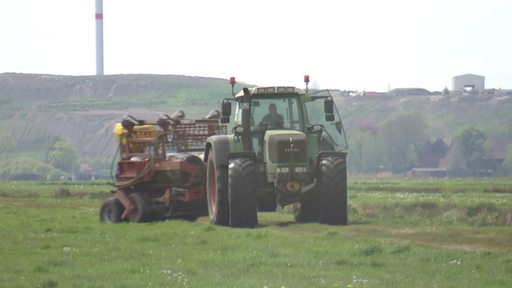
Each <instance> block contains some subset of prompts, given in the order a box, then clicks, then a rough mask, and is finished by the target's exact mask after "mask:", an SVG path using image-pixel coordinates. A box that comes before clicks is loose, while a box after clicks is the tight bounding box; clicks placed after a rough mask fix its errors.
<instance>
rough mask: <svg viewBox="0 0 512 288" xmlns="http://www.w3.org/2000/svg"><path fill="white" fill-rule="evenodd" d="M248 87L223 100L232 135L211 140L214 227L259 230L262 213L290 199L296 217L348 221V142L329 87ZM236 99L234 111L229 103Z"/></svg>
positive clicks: (207, 159)
mask: <svg viewBox="0 0 512 288" xmlns="http://www.w3.org/2000/svg"><path fill="white" fill-rule="evenodd" d="M304 81H305V83H306V91H304V90H303V89H300V88H296V87H289V86H275V87H274V86H272V87H254V88H243V90H242V91H241V92H240V93H238V94H236V95H235V93H234V86H235V79H234V78H231V86H232V95H233V97H230V98H225V99H223V101H222V105H221V122H222V123H230V124H231V126H232V129H231V131H232V134H230V135H216V136H211V137H209V138H208V139H207V143H206V149H205V157H204V160H205V162H206V167H207V169H206V170H207V172H206V174H207V175H206V182H207V183H206V190H207V203H208V214H209V218H210V221H211V223H213V224H216V225H223V226H231V227H240V228H254V227H255V226H256V225H257V224H258V216H257V212H258V211H275V210H276V208H277V205H278V204H279V205H280V206H281V207H284V206H286V205H289V204H293V211H294V217H295V221H296V222H318V223H324V224H331V225H346V224H347V222H348V211H347V166H346V157H347V150H348V145H347V140H346V137H345V132H344V130H343V125H342V122H341V119H340V116H339V114H338V112H337V109H336V107H335V105H334V101H333V97H332V95H331V93H330V91H329V90H321V91H315V92H313V93H308V87H307V83H308V82H309V77H308V76H305V77H304ZM233 103H234V104H235V105H234V106H235V108H234V111H233V113H232V110H233V109H232V106H233V105H232V104H233Z"/></svg>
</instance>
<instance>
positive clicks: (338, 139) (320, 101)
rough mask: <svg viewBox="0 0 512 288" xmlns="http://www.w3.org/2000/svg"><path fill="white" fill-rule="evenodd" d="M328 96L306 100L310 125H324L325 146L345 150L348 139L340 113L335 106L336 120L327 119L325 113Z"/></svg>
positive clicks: (335, 149)
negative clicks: (325, 102) (325, 101)
mask: <svg viewBox="0 0 512 288" xmlns="http://www.w3.org/2000/svg"><path fill="white" fill-rule="evenodd" d="M326 98H327V97H322V96H320V97H311V101H309V102H306V111H307V114H308V123H309V125H318V124H320V125H323V127H324V129H323V132H322V144H323V147H324V148H326V149H328V150H332V151H345V150H347V149H348V144H347V139H346V137H345V131H344V129H343V124H342V123H341V118H340V115H339V114H338V110H337V109H336V106H334V113H333V114H334V121H326V120H325V113H324V100H325V99H326Z"/></svg>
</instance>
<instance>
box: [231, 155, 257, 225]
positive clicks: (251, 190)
mask: <svg viewBox="0 0 512 288" xmlns="http://www.w3.org/2000/svg"><path fill="white" fill-rule="evenodd" d="M228 183H229V184H228V185H229V220H230V225H231V227H239V228H254V227H256V224H258V216H257V208H256V206H257V205H256V165H255V163H254V160H253V159H251V158H235V159H232V160H230V161H229V168H228Z"/></svg>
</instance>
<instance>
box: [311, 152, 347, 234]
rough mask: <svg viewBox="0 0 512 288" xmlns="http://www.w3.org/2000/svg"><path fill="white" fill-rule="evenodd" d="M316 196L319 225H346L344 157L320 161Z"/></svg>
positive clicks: (345, 169) (345, 165) (345, 170)
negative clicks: (317, 199)
mask: <svg viewBox="0 0 512 288" xmlns="http://www.w3.org/2000/svg"><path fill="white" fill-rule="evenodd" d="M319 168H320V169H319V171H320V173H319V175H318V192H319V193H318V194H319V197H320V223H324V224H330V225H347V222H348V209H347V164H346V159H345V158H344V157H333V156H330V157H325V158H322V159H320V164H319Z"/></svg>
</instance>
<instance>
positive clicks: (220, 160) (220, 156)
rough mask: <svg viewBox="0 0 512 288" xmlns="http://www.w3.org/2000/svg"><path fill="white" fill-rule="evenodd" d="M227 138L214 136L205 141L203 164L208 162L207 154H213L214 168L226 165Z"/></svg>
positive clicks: (225, 136)
mask: <svg viewBox="0 0 512 288" xmlns="http://www.w3.org/2000/svg"><path fill="white" fill-rule="evenodd" d="M228 137H229V136H228V135H215V136H211V137H208V139H206V147H205V150H204V162H208V156H209V155H208V154H209V153H215V160H216V162H217V163H215V165H216V166H219V165H226V166H227V165H228V153H229V138H228Z"/></svg>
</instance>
